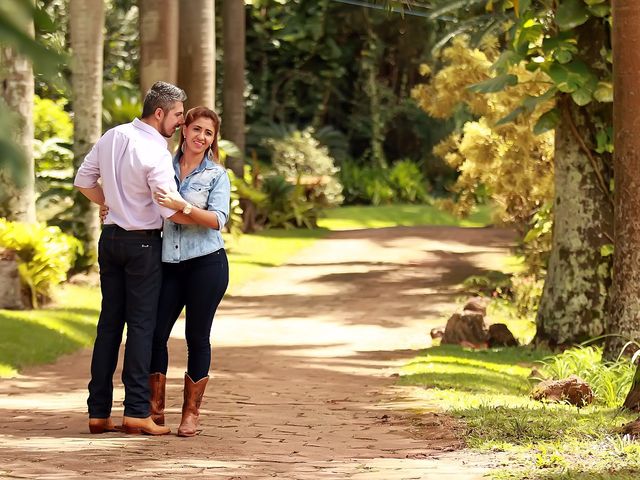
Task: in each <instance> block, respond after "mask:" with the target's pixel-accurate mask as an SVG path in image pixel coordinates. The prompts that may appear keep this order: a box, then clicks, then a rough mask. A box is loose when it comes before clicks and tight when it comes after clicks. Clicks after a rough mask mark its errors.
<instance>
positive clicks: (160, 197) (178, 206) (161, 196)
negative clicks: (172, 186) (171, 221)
mask: <svg viewBox="0 0 640 480" xmlns="http://www.w3.org/2000/svg"><path fill="white" fill-rule="evenodd" d="M153 198H155V200H156V202H158V205H162V206H163V207H167V208H170V209H171V210H179V211H181V210H182V209H183V208H184V207H186V206H187V201H186V200H185V199H184V198H182V197H181V196H180V194H179V193H178V192H176V191H173V192H164V191H162V190H160V191H158V192H155V193H154V194H153Z"/></svg>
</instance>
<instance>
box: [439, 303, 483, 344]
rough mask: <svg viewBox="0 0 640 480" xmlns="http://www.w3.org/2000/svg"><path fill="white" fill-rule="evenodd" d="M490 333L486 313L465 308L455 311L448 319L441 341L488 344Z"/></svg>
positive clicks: (444, 342) (443, 342)
mask: <svg viewBox="0 0 640 480" xmlns="http://www.w3.org/2000/svg"><path fill="white" fill-rule="evenodd" d="M488 333H489V331H488V329H487V325H486V324H485V323H484V315H483V314H482V313H480V312H472V311H469V310H465V311H464V312H462V313H454V314H453V315H452V316H451V318H450V319H449V321H447V326H446V327H445V329H444V335H443V336H442V340H441V342H440V343H441V344H443V345H444V344H447V343H448V344H454V345H460V344H465V345H469V344H471V345H476V346H481V345H484V346H486V344H487V340H488V336H489V335H488Z"/></svg>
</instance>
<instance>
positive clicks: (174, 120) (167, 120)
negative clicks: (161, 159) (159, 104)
mask: <svg viewBox="0 0 640 480" xmlns="http://www.w3.org/2000/svg"><path fill="white" fill-rule="evenodd" d="M159 110H160V111H161V112H162V113H161V119H160V130H159V132H160V134H161V135H162V136H163V137H165V138H171V137H172V136H173V134H174V133H175V132H176V130H177V129H178V128H180V127H181V126H182V125H183V124H184V105H183V104H182V102H176V103H174V104H173V106H172V107H171V108H170V109H169V110H168V111H167V112H166V113H165V112H164V110H162V109H159ZM158 113H159V112H158Z"/></svg>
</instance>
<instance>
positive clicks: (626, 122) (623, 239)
mask: <svg viewBox="0 0 640 480" xmlns="http://www.w3.org/2000/svg"><path fill="white" fill-rule="evenodd" d="M613 20H614V22H613V78H614V103H613V132H614V144H615V149H614V157H613V158H614V178H615V182H614V184H615V195H614V196H615V236H614V239H615V243H614V254H613V255H614V261H613V282H612V285H611V300H610V308H609V316H608V318H607V320H608V321H607V333H610V334H615V335H616V336H611V337H608V338H607V342H606V346H605V356H606V357H607V358H615V357H616V356H618V355H619V354H620V353H621V350H622V348H623V347H624V344H625V343H626V342H627V341H629V340H635V341H640V224H639V223H638V212H640V137H638V122H639V121H640V78H638V71H639V70H640V55H639V54H638V52H639V51H640V50H638V49H640V30H639V29H638V22H640V3H638V2H637V0H616V1H615V2H613ZM623 50H624V52H625V53H624V54H623V53H622V52H623ZM629 52H633V53H632V54H630V53H629ZM618 335H619V336H618ZM636 349H637V347H636ZM624 406H625V407H627V408H631V409H634V410H640V367H638V370H637V371H636V375H635V378H634V380H633V386H632V387H631V390H630V391H629V394H628V395H627V398H626V400H625V402H624Z"/></svg>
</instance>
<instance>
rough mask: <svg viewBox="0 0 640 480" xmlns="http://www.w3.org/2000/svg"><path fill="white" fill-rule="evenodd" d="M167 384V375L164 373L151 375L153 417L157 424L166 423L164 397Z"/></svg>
mask: <svg viewBox="0 0 640 480" xmlns="http://www.w3.org/2000/svg"><path fill="white" fill-rule="evenodd" d="M166 385H167V376H166V375H164V374H162V373H152V374H151V375H149V388H150V389H151V401H150V402H149V403H150V406H151V418H152V420H153V421H154V422H156V424H157V425H164V397H165V389H166Z"/></svg>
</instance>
